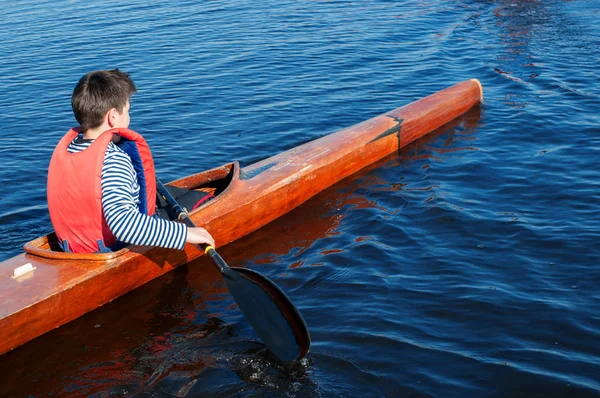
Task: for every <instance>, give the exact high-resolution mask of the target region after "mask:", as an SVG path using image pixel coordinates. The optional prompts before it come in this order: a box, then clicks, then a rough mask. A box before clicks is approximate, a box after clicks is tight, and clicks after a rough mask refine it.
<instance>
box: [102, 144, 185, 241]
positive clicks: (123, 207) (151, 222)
mask: <svg viewBox="0 0 600 398" xmlns="http://www.w3.org/2000/svg"><path fill="white" fill-rule="evenodd" d="M101 184H102V208H103V210H104V217H105V218H106V222H107V224H108V227H109V228H110V230H111V232H112V233H113V234H114V235H115V237H116V238H117V240H119V241H121V242H125V243H129V244H134V245H141V246H159V247H165V248H168V249H179V250H181V249H183V246H184V245H185V240H186V238H187V227H186V226H185V224H182V223H177V222H173V221H168V220H163V219H159V218H155V217H150V216H148V215H146V214H142V213H140V211H139V208H138V203H139V191H140V188H139V186H138V184H137V178H136V173H135V170H134V169H133V165H132V163H131V159H130V158H129V155H127V154H126V153H125V152H123V151H122V150H120V149H119V148H118V147H116V146H115V145H113V144H112V143H111V144H110V145H109V146H108V148H107V150H106V155H105V157H104V164H103V165H102V178H101Z"/></svg>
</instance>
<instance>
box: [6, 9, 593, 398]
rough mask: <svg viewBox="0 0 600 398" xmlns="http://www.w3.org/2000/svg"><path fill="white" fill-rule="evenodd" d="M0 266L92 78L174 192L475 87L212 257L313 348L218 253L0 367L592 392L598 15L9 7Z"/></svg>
mask: <svg viewBox="0 0 600 398" xmlns="http://www.w3.org/2000/svg"><path fill="white" fill-rule="evenodd" d="M0 17H1V18H0V43H2V45H1V47H0V48H1V53H2V56H1V57H0V87H1V90H0V128H1V131H2V134H1V135H0V260H4V259H7V258H10V257H12V256H14V255H16V254H18V253H20V252H21V247H22V244H23V243H24V242H26V241H28V240H31V239H33V238H35V237H37V236H40V235H42V234H45V233H47V232H49V231H50V230H51V225H50V222H49V218H48V214H47V208H46V202H45V181H46V175H47V173H46V170H47V166H48V162H49V159H50V156H51V153H52V150H53V147H54V145H55V144H56V142H57V141H58V140H59V138H60V137H61V136H62V135H63V134H64V133H65V132H66V131H67V129H68V128H70V127H72V126H74V125H75V123H76V122H75V120H74V118H73V116H72V113H71V109H70V95H71V92H72V89H73V87H74V85H75V83H76V82H77V80H78V79H79V78H80V77H81V76H82V75H83V74H85V73H86V72H88V71H91V70H95V69H106V68H114V67H119V68H121V69H122V70H125V71H127V72H130V73H131V74H132V76H133V78H134V80H135V82H136V84H137V86H138V89H139V93H138V94H137V95H136V96H135V97H134V100H133V102H132V108H131V118H132V124H131V127H132V128H133V129H135V130H137V131H140V132H142V133H143V134H144V135H145V137H146V138H147V140H148V142H149V144H150V146H151V148H152V149H153V153H154V158H155V162H156V165H157V169H158V170H159V176H160V177H161V179H163V180H164V181H168V180H172V179H175V178H178V177H182V176H184V175H187V174H190V173H191V172H196V171H200V170H203V169H206V168H210V167H215V166H218V165H221V164H224V163H227V162H229V161H232V160H239V161H240V162H241V163H242V165H248V164H252V163H253V162H255V161H258V160H260V159H264V158H266V157H268V156H271V155H274V154H277V153H279V152H281V151H284V150H286V149H289V148H292V147H295V146H297V145H298V144H300V143H304V142H306V141H309V140H311V139H314V138H317V137H320V136H323V135H325V134H327V133H330V132H333V131H336V130H337V129H340V128H343V127H347V126H350V125H353V124H355V123H358V122H361V121H363V120H365V119H368V118H370V117H372V116H375V115H378V114H380V113H383V112H386V111H388V110H390V109H393V108H396V107H398V106H401V105H404V104H406V103H409V102H411V101H414V100H416V99H418V98H421V97H423V96H426V95H428V94H430V93H432V92H435V91H438V90H440V89H443V88H445V87H447V86H450V85H452V84H454V83H458V82H460V81H463V80H466V79H470V78H478V79H479V80H480V81H481V82H482V84H483V87H484V92H485V103H484V104H483V106H482V107H481V108H478V109H474V110H472V111H470V112H469V113H468V114H466V115H465V116H463V117H462V118H461V119H459V120H457V121H455V122H454V123H451V124H450V125H448V126H446V127H445V128H444V129H441V130H440V131H437V132H435V133H434V134H432V135H430V136H428V137H426V138H424V139H422V140H420V141H418V142H417V143H415V144H413V145H411V146H410V147H408V148H406V149H405V150H402V151H401V152H400V153H399V154H395V155H393V156H391V157H389V158H387V159H386V160H385V161H383V162H381V163H380V164H378V167H376V168H372V169H370V170H366V171H364V172H362V173H359V174H357V175H355V176H353V177H352V178H349V179H346V180H344V181H342V182H340V183H339V184H337V185H335V186H333V187H332V188H330V189H328V190H326V191H325V192H323V193H321V194H319V195H318V196H316V197H315V198H313V199H311V200H310V201H309V202H307V203H305V204H304V205H302V206H301V207H299V208H298V209H296V210H294V211H293V212H292V213H290V214H288V215H286V216H284V217H282V218H281V219H279V220H277V221H276V222H274V223H272V224H269V225H268V226H266V227H265V228H263V229H261V230H260V231H258V232H256V233H254V234H252V235H249V236H247V237H245V238H243V239H241V240H239V241H237V242H235V243H233V244H230V245H228V246H226V247H223V248H221V250H220V252H221V254H222V256H223V257H224V258H226V259H227V261H228V262H229V263H230V265H237V266H247V267H250V268H252V269H255V270H257V271H260V272H261V273H264V274H265V275H267V276H269V277H270V278H272V279H273V280H275V281H276V282H277V284H279V285H280V286H281V287H282V288H283V289H284V290H285V291H286V292H287V293H288V294H289V296H290V297H291V298H292V299H293V301H294V303H295V304H296V305H297V306H298V307H299V308H300V310H301V311H302V313H303V315H304V317H305V319H306V322H307V324H308V325H309V328H310V331H311V335H312V339H313V346H312V350H311V352H310V354H309V356H308V357H307V358H306V359H305V360H303V361H302V362H301V363H299V364H296V365H294V366H289V367H283V366H281V365H278V364H277V363H276V362H275V361H273V360H272V358H271V357H270V356H269V355H268V353H266V351H265V349H264V346H263V345H262V343H261V342H260V340H259V339H258V338H257V337H256V335H255V334H254V333H253V331H252V330H251V329H250V327H249V326H248V324H247V323H246V322H245V320H244V319H243V317H242V316H241V315H240V313H239V311H238V310H237V308H236V306H235V303H234V302H233V300H232V299H231V297H230V296H229V295H228V293H227V291H226V289H225V287H224V284H223V281H222V279H221V278H220V276H219V275H218V273H217V272H216V271H214V269H213V268H212V266H210V265H209V263H208V262H207V260H206V259H205V258H202V259H199V260H197V261H195V262H193V263H191V264H188V265H186V266H183V267H181V268H179V269H178V270H176V271H174V272H171V273H170V274H167V275H165V276H164V277H162V278H159V279H157V280H155V281H153V282H151V283H149V284H147V285H146V286H143V287H141V288H139V289H137V290H136V291H133V292H131V293H129V294H127V295H125V296H123V297H122V298H120V299H117V300H115V301H114V302H112V303H110V304H108V305H106V306H104V307H102V308H100V309H98V310H96V311H93V312H91V313H90V314H88V315H86V316H85V317H83V318H81V319H79V320H76V321H74V322H72V323H70V324H68V325H65V326H63V327H61V328H59V329H57V330H54V331H52V332H51V333H48V334H46V335H44V336H42V337H40V338H38V339H36V340H35V341H33V342H31V343H28V344H26V345H25V346H23V347H21V348H19V349H16V350H14V351H13V352H10V353H8V354H5V355H3V356H1V357H0V396H50V395H51V396H73V395H91V396H96V397H103V396H109V395H111V396H130V395H137V396H201V395H202V396H206V395H208V396H249V395H250V396H255V395H258V396H288V397H291V396H296V397H307V396H322V397H334V396H340V397H344V396H391V397H397V396H427V397H430V396H435V397H454V396H456V397H465V396H477V397H500V396H510V397H518V396H522V397H585V396H600V312H599V308H600V290H599V289H600V267H599V265H600V163H599V160H600V127H599V125H600V117H599V114H600V85H599V84H598V82H599V81H600V72H599V70H600V7H599V6H598V3H597V2H594V1H585V0H580V1H578V0H576V1H559V0H546V1H534V0H529V1H525V0H520V1H517V0H513V1H491V0H488V1H466V0H465V1H442V0H426V1H425V0H424V1H417V2H411V1H405V2H389V1H384V0H366V1H360V2H343V1H302V2H297V1H271V0H267V1H263V2H250V1H246V0H239V1H235V2H224V1H204V2H200V1H198V2H192V1H179V2H164V3H162V4H158V3H155V4H148V2H146V1H129V2H127V3H121V2H120V3H117V2H109V1H95V2H89V3H88V2H70V1H63V0H58V1H53V2H46V1H44V2H42V1H38V0H31V1H21V2H12V3H9V2H5V4H3V6H2V9H1V10H0Z"/></svg>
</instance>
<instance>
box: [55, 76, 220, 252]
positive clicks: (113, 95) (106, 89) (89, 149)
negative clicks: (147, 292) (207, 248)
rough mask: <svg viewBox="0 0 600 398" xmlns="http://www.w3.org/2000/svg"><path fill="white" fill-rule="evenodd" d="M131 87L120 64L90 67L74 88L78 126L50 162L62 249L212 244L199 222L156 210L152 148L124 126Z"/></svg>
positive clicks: (76, 250) (95, 249)
mask: <svg viewBox="0 0 600 398" xmlns="http://www.w3.org/2000/svg"><path fill="white" fill-rule="evenodd" d="M135 92H136V87H135V84H134V83H133V81H132V80H131V78H130V77H129V74H127V73H124V72H121V71H119V70H118V69H114V70H102V71H95V72H90V73H88V74H86V75H85V76H83V77H82V78H81V79H80V80H79V83H78V84H77V86H76V87H75V89H74V90H73V96H72V98H71V105H72V107H73V113H74V114H75V118H76V119H77V121H78V122H79V124H80V125H81V127H79V128H74V129H71V130H70V131H69V132H67V134H66V135H65V136H64V137H63V139H62V140H61V141H60V142H59V144H58V145H57V147H56V149H55V150H54V154H53V155H52V160H51V161H50V166H49V168H48V210H49V212H50V219H51V221H52V225H53V227H54V229H55V232H56V235H57V236H58V239H59V242H60V245H61V247H62V248H63V250H64V251H66V252H75V253H97V252H106V251H112V250H118V249H120V248H122V247H124V246H125V245H127V244H135V245H144V246H160V247H165V248H170V249H180V250H181V249H183V246H184V244H185V243H186V242H188V243H192V244H200V243H206V244H209V245H211V246H214V240H213V238H212V236H211V235H210V234H209V233H208V231H206V230H205V229H204V228H199V227H197V228H189V227H187V226H186V225H185V224H182V223H177V222H173V221H169V220H163V219H160V218H158V217H156V216H155V209H156V176H155V172H154V163H153V161H152V156H151V154H150V149H149V148H148V145H147V144H146V141H145V140H144V139H143V137H142V136H141V135H139V134H138V133H136V132H134V131H132V130H128V129H127V128H128V127H129V106H130V105H129V99H130V97H131V96H132V95H133V94H134V93H135ZM117 144H118V145H117Z"/></svg>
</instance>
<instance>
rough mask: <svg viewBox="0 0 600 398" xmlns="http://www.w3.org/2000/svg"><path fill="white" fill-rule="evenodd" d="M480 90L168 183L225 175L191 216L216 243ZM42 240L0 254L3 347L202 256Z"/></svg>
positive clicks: (294, 202)
mask: <svg viewBox="0 0 600 398" xmlns="http://www.w3.org/2000/svg"><path fill="white" fill-rule="evenodd" d="M481 98H482V91H481V85H480V84H479V82H478V81H476V80H469V81H466V82H463V83H460V84H457V85H455V86H452V87H450V88H447V89H445V90H442V91H440V92H437V93H435V94H433V95H430V96H428V97H426V98H423V99H421V100H418V101H415V102H413V103H411V104H409V105H406V106H403V107H401V108H398V109H395V110H393V111H391V112H388V113H385V114H383V115H380V116H377V117H375V118H372V119H369V120H367V121H365V122H362V123H359V124H357V125H355V126H352V127H350V128H346V129H343V130H340V131H338V132H336V133H333V134H330V135H327V136H325V137H322V138H320V139H317V140H315V141H312V142H309V143H306V144H304V145H301V146H299V147H296V148H294V149H291V150H289V151H286V152H283V153H281V154H279V155H276V156H273V157H271V158H268V159H265V160H262V161H260V162H258V163H255V164H253V165H250V166H248V167H245V168H244V169H243V170H240V168H239V165H238V164H237V163H231V164H228V165H224V166H221V167H218V168H215V169H212V170H208V171H206V172H202V173H197V174H194V175H191V176H189V177H185V178H182V179H179V180H177V181H174V182H172V183H171V184H172V185H175V186H178V187H183V188H196V187H198V186H201V185H202V184H205V183H209V182H211V181H217V180H221V179H223V178H231V182H230V183H229V185H228V186H227V188H226V189H225V190H223V191H222V192H220V193H219V195H218V196H217V197H216V198H215V199H213V200H211V201H208V202H206V203H205V204H203V205H202V206H201V207H200V208H199V209H197V210H196V211H194V212H193V213H191V218H192V220H193V221H194V223H195V224H196V225H201V226H204V227H205V228H207V229H208V230H209V231H210V232H211V234H212V235H213V237H214V238H215V241H216V244H217V246H222V245H225V244H227V243H229V242H232V241H234V240H236V239H238V238H240V237H242V236H244V235H247V234H249V233H250V232H253V231H255V230H256V229H258V228H260V227H262V226H263V225H265V224H267V223H269V222H270V221H272V220H274V219H276V218H278V217H280V216H281V215H283V214H285V213H287V212H289V211H290V210H292V209H293V208H295V207H297V206H298V205H300V204H301V203H303V202H305V201H306V200H308V199H309V198H311V197H312V196H314V195H315V194H316V193H318V192H320V191H322V190H324V189H325V188H327V187H329V186H331V185H333V184H334V183H336V182H337V181H339V180H341V179H343V178H344V177H347V176H349V175H351V174H353V173H355V172H357V171H359V170H361V169H362V168H364V167H367V166H368V165H370V164H372V163H374V162H376V161H377V160H379V159H381V158H383V157H385V156H387V155H389V154H391V153H393V152H394V151H397V150H398V149H399V148H401V147H403V146H405V145H407V144H409V143H410V142H412V141H414V140H416V139H417V138H419V137H422V136H423V135H425V134H427V133H428V132H430V131H432V130H435V129H436V128H438V127H440V126H442V125H443V124H445V123H447V122H449V121H451V120H452V119H454V118H456V117H458V116H460V115H462V114H463V113H465V112H466V111H467V110H468V109H469V108H471V107H472V106H474V105H475V104H477V103H479V102H480V100H481ZM51 239H52V237H51V236H50V240H51ZM48 247H49V245H48V237H42V238H38V239H36V240H34V241H32V242H29V243H28V244H26V245H25V249H26V253H23V254H21V255H18V256H16V257H13V258H11V259H8V260H6V261H4V262H2V263H0V353H4V352H6V351H9V350H11V349H13V348H15V347H18V346H20V345H22V344H24V343H26V342H27V341H29V340H31V339H33V338H35V337H37V336H39V335H41V334H43V333H45V332H47V331H49V330H52V329H54V328H56V327H58V326H61V325H63V324H65V323H67V322H69V321H71V320H73V319H75V318H77V317H79V316H81V315H83V314H85V313H86V312H88V311H91V310H93V309H95V308H97V307H99V306H101V305H104V304H106V303H107V302H110V301H112V300H114V299H115V298H117V297H119V296H121V295H123V294H125V293H127V292H129V291H131V290H132V289H135V288H136V287H138V286H140V285H142V284H144V283H146V282H148V281H150V280H152V279H154V278H156V277H158V276H160V275H162V274H164V273H166V272H169V271H171V270H172V269H174V268H175V267H177V266H180V265H182V264H185V263H187V262H189V261H191V260H192V259H194V258H196V257H198V256H200V255H202V252H201V251H200V250H198V249H197V248H196V247H194V246H192V245H186V246H185V249H184V250H183V251H177V250H166V249H161V248H150V247H137V246H130V247H128V248H125V249H123V250H121V251H118V252H115V253H109V254H79V255H73V254H66V253H60V252H51V251H49V250H48ZM26 263H31V264H32V265H33V266H34V267H36V269H35V270H34V271H33V272H31V273H29V274H26V275H23V276H22V277H19V278H12V274H13V271H14V269H15V268H17V267H19V266H21V265H24V264H26Z"/></svg>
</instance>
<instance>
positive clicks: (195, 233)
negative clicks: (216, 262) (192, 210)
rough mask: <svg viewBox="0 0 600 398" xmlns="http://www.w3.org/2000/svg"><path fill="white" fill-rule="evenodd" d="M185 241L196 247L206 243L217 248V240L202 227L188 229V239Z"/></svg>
mask: <svg viewBox="0 0 600 398" xmlns="http://www.w3.org/2000/svg"><path fill="white" fill-rule="evenodd" d="M185 241H186V242H187V243H193V244H195V245H199V244H201V243H206V244H207V245H211V246H213V247H214V246H215V240H214V239H213V237H212V236H211V235H210V234H209V233H208V231H207V230H205V229H204V228H202V227H195V228H191V227H188V233H187V238H186V240H185Z"/></svg>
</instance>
